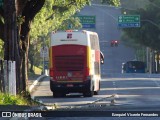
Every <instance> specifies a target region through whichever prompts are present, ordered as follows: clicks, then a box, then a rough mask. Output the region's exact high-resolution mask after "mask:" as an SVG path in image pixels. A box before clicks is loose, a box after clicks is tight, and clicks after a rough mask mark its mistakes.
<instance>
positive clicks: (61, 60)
mask: <svg viewBox="0 0 160 120" xmlns="http://www.w3.org/2000/svg"><path fill="white" fill-rule="evenodd" d="M84 62H85V61H84V56H82V55H77V56H56V57H55V68H56V70H57V71H82V70H83V69H84Z"/></svg>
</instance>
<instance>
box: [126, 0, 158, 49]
mask: <svg viewBox="0 0 160 120" xmlns="http://www.w3.org/2000/svg"><path fill="white" fill-rule="evenodd" d="M152 4H155V5H160V1H159V0H152ZM152 4H148V5H147V7H146V8H144V9H137V10H136V11H130V12H129V14H133V15H134V14H139V15H140V16H141V27H139V28H125V29H123V31H124V32H125V33H126V34H125V35H127V36H128V37H129V38H130V39H128V40H132V41H133V40H134V41H135V43H139V44H140V45H144V46H148V47H150V48H152V49H154V50H158V51H159V50H160V38H159V33H160V27H159V19H160V14H159V9H160V8H158V7H154V6H153V5H152Z"/></svg>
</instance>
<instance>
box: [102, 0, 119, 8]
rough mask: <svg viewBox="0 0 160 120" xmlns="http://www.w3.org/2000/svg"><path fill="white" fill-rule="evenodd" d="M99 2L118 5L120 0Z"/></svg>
mask: <svg viewBox="0 0 160 120" xmlns="http://www.w3.org/2000/svg"><path fill="white" fill-rule="evenodd" d="M101 2H102V3H103V4H104V3H107V4H110V5H114V6H117V7H118V6H120V5H121V2H120V0H101Z"/></svg>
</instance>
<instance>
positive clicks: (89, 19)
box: [76, 15, 96, 28]
mask: <svg viewBox="0 0 160 120" xmlns="http://www.w3.org/2000/svg"><path fill="white" fill-rule="evenodd" d="M76 17H78V18H79V19H80V22H81V24H82V27H83V28H95V24H96V16H86V15H82V16H76Z"/></svg>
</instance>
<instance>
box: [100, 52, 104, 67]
mask: <svg viewBox="0 0 160 120" xmlns="http://www.w3.org/2000/svg"><path fill="white" fill-rule="evenodd" d="M100 60H101V64H104V55H103V53H102V52H101V51H100Z"/></svg>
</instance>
